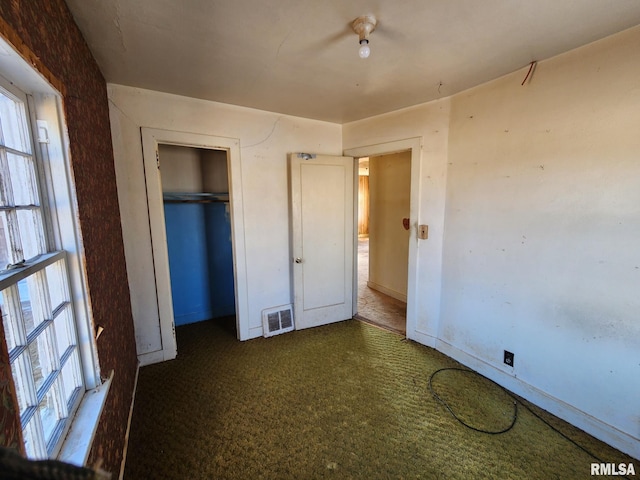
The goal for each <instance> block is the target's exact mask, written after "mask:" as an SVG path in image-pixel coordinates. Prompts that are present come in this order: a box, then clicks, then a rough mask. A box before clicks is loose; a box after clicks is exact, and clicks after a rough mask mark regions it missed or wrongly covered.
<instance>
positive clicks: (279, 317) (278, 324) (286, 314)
mask: <svg viewBox="0 0 640 480" xmlns="http://www.w3.org/2000/svg"><path fill="white" fill-rule="evenodd" d="M293 328H294V325H293V307H292V306H291V305H282V306H280V307H273V308H267V309H265V310H263V311H262V334H263V335H264V336H265V337H272V336H274V335H279V334H281V333H286V332H290V331H291V330H293Z"/></svg>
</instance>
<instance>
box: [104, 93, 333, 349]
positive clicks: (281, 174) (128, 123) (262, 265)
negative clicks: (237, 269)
mask: <svg viewBox="0 0 640 480" xmlns="http://www.w3.org/2000/svg"><path fill="white" fill-rule="evenodd" d="M108 96H109V102H110V115H111V128H112V136H113V145H114V154H115V166H116V176H117V182H118V196H119V201H120V208H121V215H122V229H123V236H124V244H125V255H126V259H127V271H128V275H129V287H130V289H131V299H132V308H133V315H134V322H135V326H136V340H137V345H138V353H139V354H141V353H147V352H153V351H156V350H158V349H161V348H162V345H161V344H160V338H161V337H160V327H159V323H158V312H157V305H156V303H155V281H154V276H153V258H152V255H151V238H150V233H149V218H148V213H147V205H146V196H145V181H144V169H143V158H142V147H141V141H140V127H150V128H158V129H166V130H174V131H182V132H190V133H201V134H207V135H216V136H219V137H228V138H237V139H239V140H240V146H241V160H240V161H241V164H242V166H241V170H242V185H243V189H244V192H242V195H243V205H244V212H243V213H244V222H245V224H244V227H245V248H246V264H247V272H246V278H247V279H248V285H247V288H248V297H249V302H250V305H249V321H250V326H249V327H250V329H252V330H251V334H252V335H255V336H257V335H261V334H262V319H261V312H262V310H263V309H265V308H269V307H273V306H278V305H283V304H288V303H290V302H291V286H290V285H291V282H290V253H289V216H288V186H287V153H289V152H295V151H306V152H315V153H325V154H332V155H340V154H341V153H342V140H341V127H340V125H335V124H330V123H326V122H319V121H314V120H306V119H302V118H296V117H290V116H286V115H278V114H275V113H270V112H263V111H260V110H254V109H248V108H243V107H236V106H231V105H224V104H219V103H215V102H206V101H202V100H196V99H190V98H185V97H180V96H175V95H168V94H163V93H158V92H152V91H148V90H142V89H137V88H131V87H125V86H121V85H114V84H109V85H108ZM178 349H179V345H178ZM178 354H179V350H178Z"/></svg>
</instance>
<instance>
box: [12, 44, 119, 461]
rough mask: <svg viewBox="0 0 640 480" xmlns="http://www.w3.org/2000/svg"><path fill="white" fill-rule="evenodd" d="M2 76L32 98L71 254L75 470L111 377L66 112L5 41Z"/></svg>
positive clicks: (63, 244) (64, 243) (56, 214)
mask: <svg viewBox="0 0 640 480" xmlns="http://www.w3.org/2000/svg"><path fill="white" fill-rule="evenodd" d="M0 74H2V76H3V77H5V78H6V79H7V80H8V81H9V82H11V83H12V84H14V85H16V86H17V87H19V88H20V89H21V90H23V91H24V92H26V93H27V94H29V95H30V96H31V98H32V100H31V101H30V103H29V110H30V112H31V115H32V120H35V121H32V124H34V125H37V129H34V131H33V135H34V137H35V138H34V144H35V147H36V149H39V152H38V155H45V160H46V161H45V162H42V164H43V165H44V172H43V174H44V177H45V182H46V185H47V189H46V190H47V191H46V192H43V193H44V194H45V195H47V198H46V200H47V201H48V202H47V203H49V204H54V205H56V209H55V211H54V210H51V211H50V212H49V213H50V214H51V221H52V222H54V223H57V225H56V228H54V229H53V230H54V231H56V232H59V233H58V234H57V237H58V238H55V243H56V247H57V248H59V249H62V250H65V251H66V252H67V262H68V270H69V281H70V283H71V291H72V302H73V308H74V311H75V315H76V323H77V337H78V347H79V353H80V358H81V361H82V366H83V374H84V381H85V387H86V389H87V391H86V392H85V393H84V395H83V397H82V400H81V403H80V406H79V408H78V409H77V411H76V414H75V416H74V418H73V420H72V421H71V422H70V424H69V427H68V428H69V430H68V432H67V434H66V437H65V440H64V441H63V442H62V446H61V447H60V450H59V452H57V458H59V459H61V460H64V461H67V462H69V463H74V464H76V465H84V464H85V462H86V460H87V456H88V454H89V451H90V449H91V444H92V442H93V437H94V435H95V430H96V427H97V425H98V421H99V418H100V414H101V412H102V409H103V407H104V404H105V401H106V398H107V394H108V391H109V387H110V384H111V380H112V378H113V372H112V373H111V375H110V377H109V378H108V379H107V380H106V381H104V382H103V381H102V379H101V377H100V366H99V361H98V352H97V347H96V341H95V338H94V325H93V320H92V318H93V317H92V313H91V306H90V303H89V296H88V288H87V282H86V274H85V270H84V264H83V262H82V259H83V258H84V248H83V242H82V237H81V235H80V231H79V228H78V223H77V222H78V220H77V219H78V208H77V198H76V195H75V189H74V181H73V180H74V179H73V173H72V170H71V165H70V161H69V157H68V153H67V152H68V151H69V138H68V133H67V131H66V128H65V122H64V118H63V115H62V112H63V111H64V110H63V108H62V101H61V97H60V94H59V93H58V92H57V91H56V90H55V89H54V88H53V87H52V86H51V85H50V84H49V83H48V82H47V81H46V80H45V79H44V78H43V77H42V76H41V75H40V73H39V72H37V71H36V70H34V69H33V67H31V65H29V64H28V63H27V62H26V61H25V60H24V59H23V58H22V56H21V55H20V54H19V53H18V52H16V51H15V50H14V48H13V47H12V46H11V45H10V44H9V43H7V42H6V41H5V39H4V38H2V37H0ZM42 147H44V148H42ZM43 200H45V199H44V198H43Z"/></svg>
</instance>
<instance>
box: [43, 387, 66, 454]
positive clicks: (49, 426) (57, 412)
mask: <svg viewBox="0 0 640 480" xmlns="http://www.w3.org/2000/svg"><path fill="white" fill-rule="evenodd" d="M59 392H60V382H59V380H56V381H55V382H54V383H53V385H52V386H51V388H50V389H49V391H47V393H46V395H45V396H44V398H43V399H42V401H41V402H40V404H39V405H38V413H39V414H40V418H41V419H42V428H43V430H44V441H45V442H47V443H48V442H49V440H51V436H52V435H53V432H54V431H55V428H56V425H57V424H58V421H59V420H60V419H61V418H64V415H63V414H62V405H61V404H60V402H61V400H62V399H61V398H60V393H59ZM65 410H66V407H65Z"/></svg>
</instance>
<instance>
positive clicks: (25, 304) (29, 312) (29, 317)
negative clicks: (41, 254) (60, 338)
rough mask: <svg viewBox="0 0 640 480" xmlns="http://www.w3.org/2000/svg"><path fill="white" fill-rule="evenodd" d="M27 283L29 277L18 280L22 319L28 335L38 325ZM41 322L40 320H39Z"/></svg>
mask: <svg viewBox="0 0 640 480" xmlns="http://www.w3.org/2000/svg"><path fill="white" fill-rule="evenodd" d="M30 293H31V292H30V289H29V286H28V284H27V279H26V278H25V279H22V280H20V281H19V282H18V294H19V296H20V308H21V309H22V321H23V322H24V327H25V333H26V335H27V336H28V335H29V334H30V333H31V332H32V331H33V330H34V329H35V328H36V326H37V325H38V324H37V323H36V321H35V320H34V318H33V309H32V308H31V295H30ZM38 323H39V322H38Z"/></svg>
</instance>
